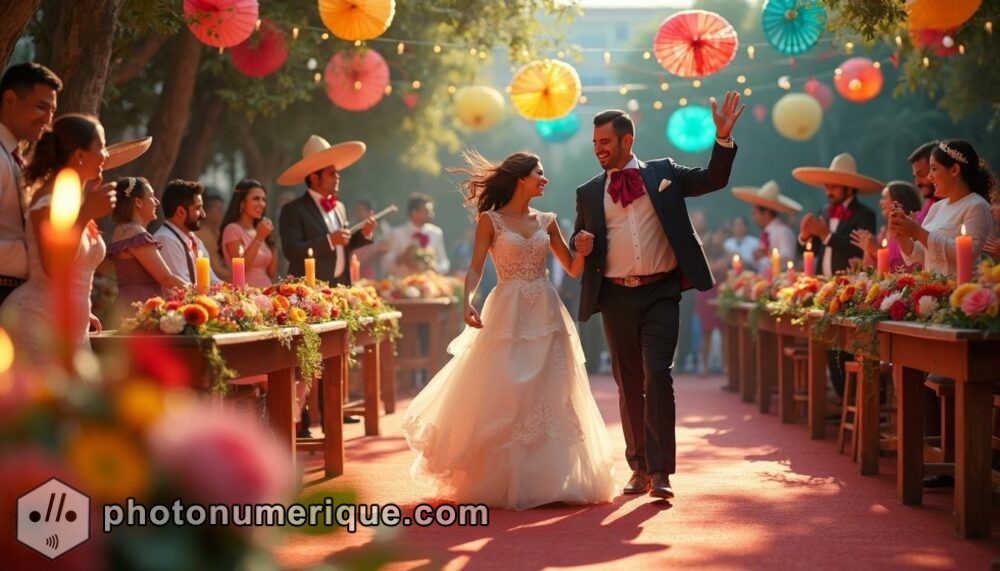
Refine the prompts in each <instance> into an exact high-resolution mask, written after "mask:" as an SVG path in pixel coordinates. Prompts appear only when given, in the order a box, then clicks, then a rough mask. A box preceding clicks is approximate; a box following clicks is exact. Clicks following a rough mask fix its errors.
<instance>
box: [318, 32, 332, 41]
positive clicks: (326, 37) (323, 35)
mask: <svg viewBox="0 0 1000 571" xmlns="http://www.w3.org/2000/svg"><path fill="white" fill-rule="evenodd" d="M319 37H320V39H322V40H323V41H324V42H325V41H326V40H329V39H330V34H328V33H327V32H323V33H322V34H320V35H319Z"/></svg>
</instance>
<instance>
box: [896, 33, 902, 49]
mask: <svg viewBox="0 0 1000 571" xmlns="http://www.w3.org/2000/svg"><path fill="white" fill-rule="evenodd" d="M896 47H897V48H901V47H903V36H900V35H899V34H897V35H896Z"/></svg>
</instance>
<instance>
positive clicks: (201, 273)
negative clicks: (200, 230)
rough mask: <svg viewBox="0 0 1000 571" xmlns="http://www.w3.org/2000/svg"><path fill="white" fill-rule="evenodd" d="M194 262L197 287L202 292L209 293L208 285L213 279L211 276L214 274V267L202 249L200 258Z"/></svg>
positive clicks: (199, 254)
mask: <svg viewBox="0 0 1000 571" xmlns="http://www.w3.org/2000/svg"><path fill="white" fill-rule="evenodd" d="M194 262H195V264H194V270H195V272H194V277H195V289H197V290H198V293H200V294H207V293H208V286H209V283H210V281H211V279H210V276H211V275H212V273H211V269H212V267H211V266H210V265H209V261H208V258H206V257H205V256H203V255H202V253H201V251H199V252H198V258H197V259H196V260H195V261H194Z"/></svg>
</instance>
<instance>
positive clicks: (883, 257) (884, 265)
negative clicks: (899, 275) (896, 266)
mask: <svg viewBox="0 0 1000 571" xmlns="http://www.w3.org/2000/svg"><path fill="white" fill-rule="evenodd" d="M877 254H878V260H877V264H876V265H875V271H876V272H877V273H878V275H879V277H881V276H884V275H886V274H888V273H889V241H888V240H886V239H885V238H882V247H881V248H879V249H878V252H877Z"/></svg>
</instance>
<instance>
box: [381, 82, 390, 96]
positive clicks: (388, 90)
mask: <svg viewBox="0 0 1000 571" xmlns="http://www.w3.org/2000/svg"><path fill="white" fill-rule="evenodd" d="M383 91H384V92H385V94H386V95H392V84H391V83H390V84H389V85H386V86H385V89H383Z"/></svg>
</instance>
